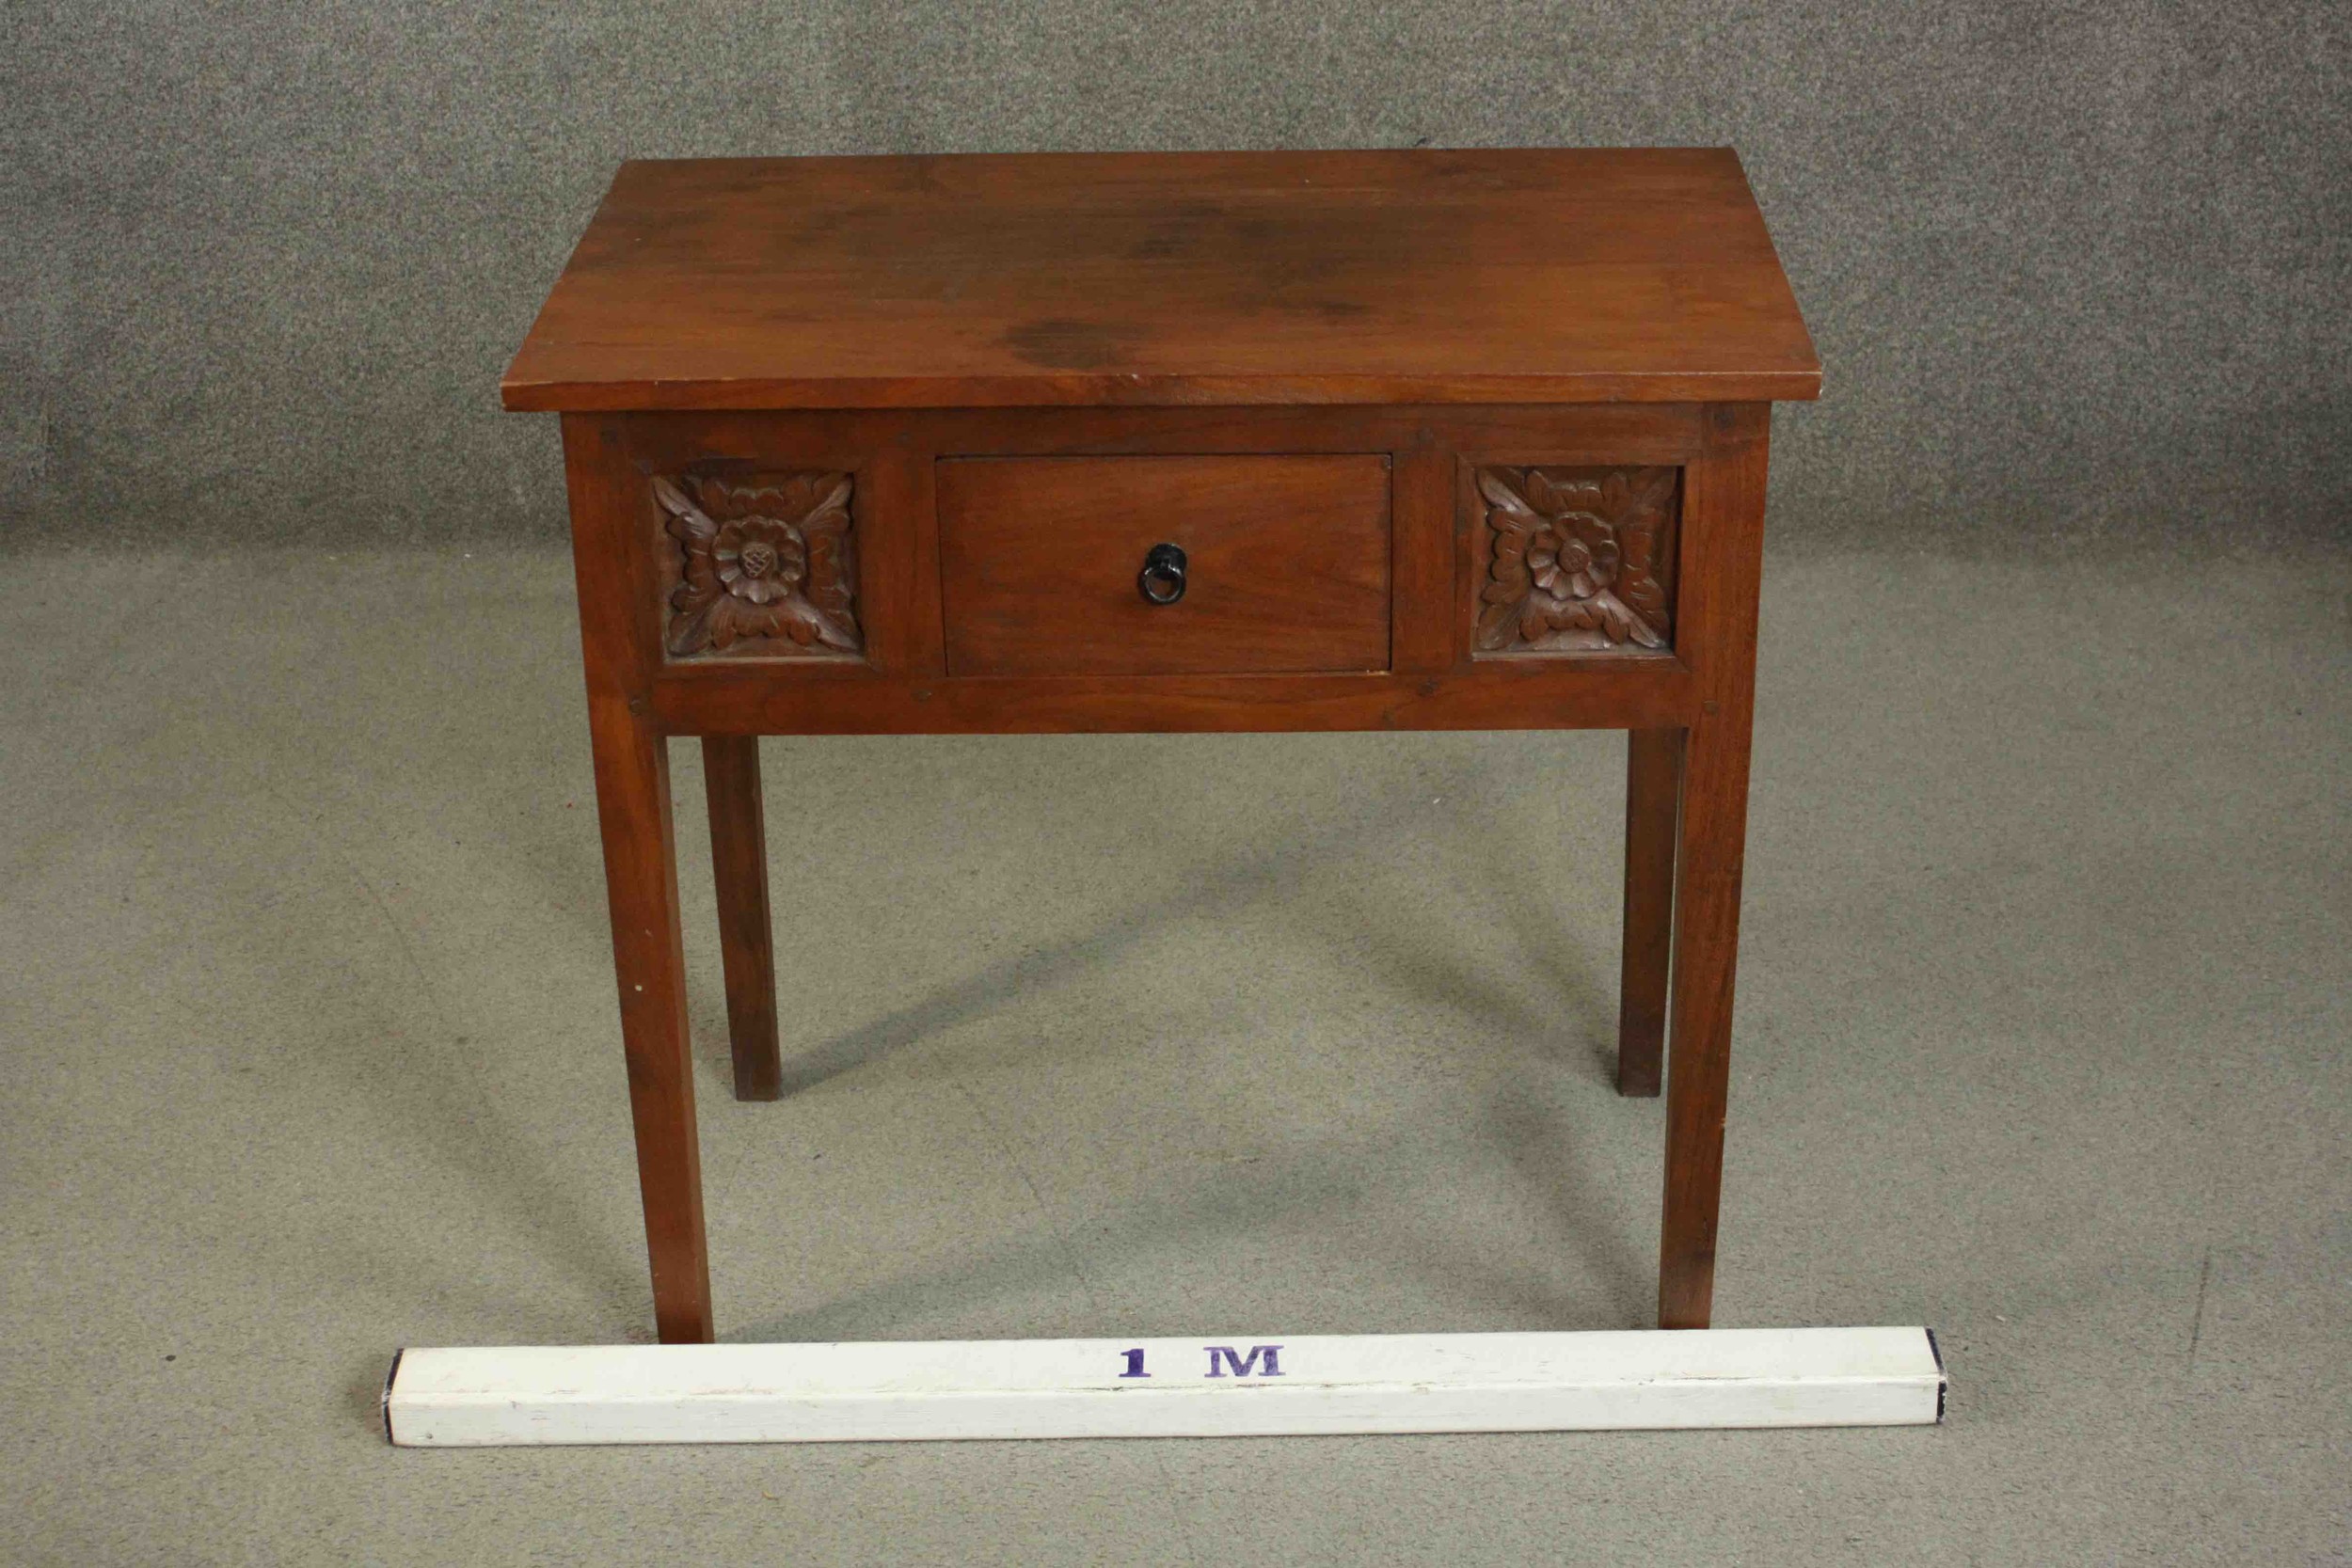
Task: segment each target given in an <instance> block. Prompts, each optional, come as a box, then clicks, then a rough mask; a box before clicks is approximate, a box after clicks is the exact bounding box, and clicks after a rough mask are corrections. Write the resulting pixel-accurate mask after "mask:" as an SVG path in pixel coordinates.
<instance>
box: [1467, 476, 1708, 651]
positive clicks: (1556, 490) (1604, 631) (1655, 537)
mask: <svg viewBox="0 0 2352 1568" xmlns="http://www.w3.org/2000/svg"><path fill="white" fill-rule="evenodd" d="M1471 477H1472V482H1473V487H1474V489H1475V491H1476V503H1475V504H1476V506H1477V508H1478V520H1477V533H1478V546H1479V547H1478V568H1479V571H1478V607H1477V610H1478V613H1477V620H1476V622H1475V624H1474V629H1473V630H1472V633H1471V648H1472V651H1473V652H1474V653H1475V654H1478V655H1480V656H1493V655H1501V654H1563V655H1574V654H1587V653H1642V652H1662V651H1664V650H1665V649H1668V648H1671V647H1672V646H1673V645H1674V603H1675V593H1674V590H1675V583H1674V574H1675V543H1676V541H1675V534H1676V525H1677V521H1678V520H1679V516H1680V511H1681V507H1680V500H1681V497H1680V489H1681V477H1682V471H1681V470H1680V469H1679V468H1672V467H1638V468H1636V467H1551V466H1548V465H1547V466H1542V467H1502V466H1492V465H1482V466H1481V467H1478V468H1476V469H1475V470H1474V471H1473V473H1472V476H1471Z"/></svg>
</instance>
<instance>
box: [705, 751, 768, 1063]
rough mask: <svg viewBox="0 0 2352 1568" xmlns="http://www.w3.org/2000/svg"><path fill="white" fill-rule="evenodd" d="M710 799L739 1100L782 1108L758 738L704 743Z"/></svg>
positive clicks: (722, 952)
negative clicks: (774, 1103) (776, 1102)
mask: <svg viewBox="0 0 2352 1568" xmlns="http://www.w3.org/2000/svg"><path fill="white" fill-rule="evenodd" d="M703 793H704V795H705V797H706V798H707V800H708V801H709V803H710V860H711V871H712V879H713V881H714V882H715V883H716V884H717V888H718V895H719V958H720V963H721V966H722V968H723V972H724V974H725V975H726V984H727V1039H728V1043H729V1045H730V1046H731V1047H732V1049H733V1053H734V1057H735V1098H736V1099H738V1100H775V1099H778V1098H780V1097H781V1096H782V1095H783V1093H784V1058H783V1053H782V1051H781V1049H780V1047H779V1046H778V1044H777V1040H776V949H775V940H774V937H773V935H772V934H771V931H770V929H769V924H768V826H767V812H766V805H765V802H764V801H763V800H761V797H760V789H759V739H758V737H757V736H748V735H710V736H704V737H703Z"/></svg>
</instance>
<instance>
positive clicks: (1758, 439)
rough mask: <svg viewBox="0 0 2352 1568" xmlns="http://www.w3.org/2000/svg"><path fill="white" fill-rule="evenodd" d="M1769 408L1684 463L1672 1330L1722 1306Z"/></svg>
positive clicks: (1665, 1238)
mask: <svg viewBox="0 0 2352 1568" xmlns="http://www.w3.org/2000/svg"><path fill="white" fill-rule="evenodd" d="M1770 419H1771V410H1770V405H1768V404H1734V405H1727V406H1719V407H1716V408H1712V409H1710V410H1708V450H1707V451H1705V452H1704V453H1703V454H1702V455H1701V457H1700V459H1699V460H1698V461H1697V462H1695V463H1692V465H1691V466H1690V467H1688V468H1687V469H1686V470H1685V473H1684V486H1685V490H1684V499H1683V526H1684V527H1685V528H1686V529H1688V530H1690V531H1691V537H1690V540H1689V544H1688V546H1686V548H1685V551H1684V556H1683V559H1684V560H1685V561H1686V562H1694V563H1695V564H1694V568H1693V570H1692V573H1691V576H1690V578H1688V579H1687V580H1686V581H1685V582H1684V583H1683V585H1682V591H1681V599H1682V605H1683V609H1684V610H1685V615H1684V618H1683V619H1682V621H1681V624H1680V626H1679V629H1678V632H1677V648H1678V650H1679V651H1682V652H1683V653H1684V655H1685V657H1687V658H1688V659H1689V660H1690V661H1691V663H1692V674H1693V676H1694V683H1693V684H1694V685H1695V687H1696V689H1697V697H1698V709H1699V711H1698V712H1697V714H1696V715H1695V716H1694V717H1693V719H1692V724H1691V728H1690V730H1689V733H1688V738H1687V740H1686V742H1685V744H1684V749H1683V765H1682V766H1683V773H1682V817H1681V825H1680V830H1679V832H1678V833H1677V841H1678V843H1677V878H1676V889H1675V911H1674V926H1675V949H1674V964H1673V996H1672V1004H1671V1010H1672V1013H1673V1025H1672V1031H1671V1033H1670V1035H1669V1038H1670V1039H1671V1040H1672V1042H1673V1053H1672V1055H1671V1056H1670V1058H1669V1060H1668V1062H1667V1075H1666V1193H1665V1213H1664V1223H1663V1226H1662V1229H1661V1239H1660V1247H1659V1265H1658V1325H1659V1326H1660V1327H1661V1328H1705V1327H1706V1326H1708V1322H1709V1320H1710V1318H1711V1316H1712V1313H1713V1310H1714V1293H1715V1232H1716V1217H1717V1210H1718V1207H1719V1204H1720V1202H1721V1199H1722V1195H1723V1178H1724V1112H1725V1109H1726V1105H1727V1100H1728V1091H1729V1085H1730V1076H1731V1001H1732V980H1733V975H1734V972H1735V971H1736V969H1737V967H1738V961H1739V952H1740V874H1741V870H1742V866H1743V860H1744V856H1745V854H1746V845H1747V820H1748V750H1749V737H1750V734H1751V727H1752V723H1753V715H1754V710H1755V698H1756V595H1757V590H1758V587H1759V585H1760V582H1761V579H1762V576H1763V541H1764V476H1765V463H1766V447H1767V431H1768V430H1769V425H1770Z"/></svg>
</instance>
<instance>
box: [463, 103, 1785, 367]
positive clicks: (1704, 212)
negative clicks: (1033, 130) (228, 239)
mask: <svg viewBox="0 0 2352 1568" xmlns="http://www.w3.org/2000/svg"><path fill="white" fill-rule="evenodd" d="M1819 390H1820V361H1819V360H1818V359H1816V358H1815V356H1814V353H1813V345H1812V341H1811V340H1810V339H1809V338H1808V337H1807V336H1806V334H1805V329H1804V321H1803V319H1802V318H1801V317H1800V316H1799V315H1798V312H1797V305H1796V300H1795V299H1794V297H1793V296H1792V295H1791V294H1790V293H1789V289H1788V281H1787V279H1786V278H1784V277H1782V275H1781V270H1780V264H1779V261H1778V260H1777V258H1776V257H1775V256H1774V255H1773V251H1772V239H1771V237H1770V236H1769V235H1768V234H1767V233H1766V232H1765V230H1764V222H1763V219H1762V217H1761V216H1760V215H1759V214H1758V213H1757V211H1756V202H1755V198H1753V197H1752V196H1751V195H1750V194H1749V191H1748V182H1747V177H1746V175H1745V173H1744V172H1743V171H1742V170H1741V168H1740V160H1739V158H1738V157H1737V156H1736V155H1735V154H1734V153H1732V152H1731V151H1730V150H1728V149H1725V148H1669V149H1641V150H1594V149H1563V150H1422V151H1351V152H1176V153H1109V154H1070V155H1046V156H1039V155H1016V156H964V157H956V156H946V157H942V156H926V157H887V158H793V159H714V160H694V161H684V162H674V163H628V164H624V165H623V166H621V169H620V172H619V173H618V174H617V175H616V176H615V177H614V179H613V182H612V190H611V191H610V192H609V193H608V194H607V195H606V197H605V199H604V203H603V205H602V207H600V208H599V209H598V211H597V213H596V218H595V220H594V221H593V222H592V223H591V224H590V225H589V228H588V232H587V234H586V235H585V237H583V238H582V239H581V241H580V248H579V250H578V251H577V252H575V253H574V255H573V257H572V260H571V263H570V264H569V265H568V266H567V267H566V268H565V269H564V276H563V277H562V278H561V279H560V280H559V281H558V282H557V284H556V286H555V290H554V292H553V293H552V294H550V295H549V296H548V302H547V306H546V308H545V309H543V310H542V311H541V312H540V315H539V320H538V322H537V324H536V325H534V326H532V330H531V336H530V337H529V339H528V340H527V341H525V342H524V344H523V348H522V351H521V353H519V354H518V355H516V358H515V362H514V365H513V367H512V368H511V369H509V370H508V372H507V373H506V380H505V383H504V393H505V398H506V405H507V406H508V407H509V408H518V409H541V410H545V409H590V408H604V409H648V408H804V407H817V408H842V407H933V408H939V407H978V406H996V407H1006V406H1023V407H1026V406H1041V405H1052V404H1086V405H1102V404H1154V405H1172V404H1173V405H1181V404H1308V403H1326V404H1397V403H1559V402H1573V403H1592V402H1616V401H1630V402H1649V403H1657V402H1701V401H1728V400H1737V399H1756V398H1810V397H1814V396H1816V395H1818V393H1819Z"/></svg>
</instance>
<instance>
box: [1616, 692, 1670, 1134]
mask: <svg viewBox="0 0 2352 1568" xmlns="http://www.w3.org/2000/svg"><path fill="white" fill-rule="evenodd" d="M1681 805H1682V732H1681V731H1680V730H1630V731H1628V732H1627V734H1626V770H1625V946H1624V958H1623V964H1622V967H1621V970H1620V973H1619V983H1618V989H1617V1092H1618V1093H1619V1094H1625V1095H1642V1096H1649V1095H1655V1094H1656V1093H1657V1092H1658V1090H1659V1085H1660V1084H1661V1081H1662V1070H1661V1069H1662V1067H1663V1063H1664V1057H1665V1048H1666V972H1667V960H1668V959H1669V958H1671V957H1672V955H1673V951H1674V904H1675V898H1674V886H1675V830H1676V822H1677V816H1679V814H1680V811H1681Z"/></svg>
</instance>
